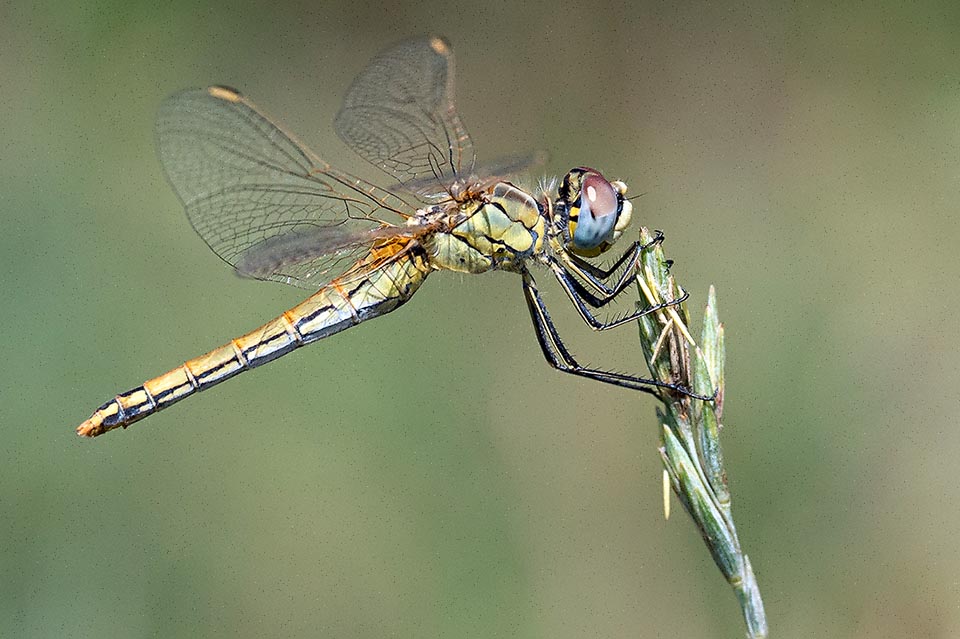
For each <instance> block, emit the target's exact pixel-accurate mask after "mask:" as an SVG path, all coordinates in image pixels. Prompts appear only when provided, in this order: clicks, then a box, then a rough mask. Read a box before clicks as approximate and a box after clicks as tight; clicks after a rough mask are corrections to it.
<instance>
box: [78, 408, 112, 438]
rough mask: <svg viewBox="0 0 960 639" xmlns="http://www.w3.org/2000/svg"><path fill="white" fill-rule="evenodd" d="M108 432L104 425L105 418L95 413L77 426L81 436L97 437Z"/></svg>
mask: <svg viewBox="0 0 960 639" xmlns="http://www.w3.org/2000/svg"><path fill="white" fill-rule="evenodd" d="M105 432H107V431H106V429H104V427H103V418H101V417H100V415H99V414H97V413H94V414H93V415H92V416H91V417H90V419H88V420H86V421H85V422H83V423H82V424H80V425H79V426H77V435H80V436H81V437H96V436H97V435H102V434H103V433H105Z"/></svg>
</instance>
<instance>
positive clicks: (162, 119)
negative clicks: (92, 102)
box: [77, 36, 711, 437]
mask: <svg viewBox="0 0 960 639" xmlns="http://www.w3.org/2000/svg"><path fill="white" fill-rule="evenodd" d="M334 126H335V129H336V131H337V133H338V135H339V136H340V137H341V138H342V139H343V140H344V141H345V142H346V143H347V145H349V146H350V147H351V148H352V149H353V150H354V151H356V152H357V153H358V154H359V155H360V156H361V157H363V158H364V159H366V160H367V161H369V162H370V163H372V164H373V165H374V166H376V167H378V168H379V169H382V170H383V171H384V172H386V174H388V175H389V176H390V177H391V178H392V180H393V181H394V183H392V184H390V185H389V186H388V187H383V186H377V185H375V184H373V183H372V182H368V181H365V180H363V179H361V178H358V177H355V176H353V175H351V174H349V173H346V172H343V171H340V170H338V169H336V168H334V167H332V166H331V165H329V164H328V163H326V162H325V161H323V160H322V159H321V158H320V157H319V156H318V155H317V154H315V153H314V152H313V151H311V150H310V149H309V148H307V146H306V145H304V144H303V143H301V142H300V141H299V140H298V139H297V138H296V137H294V135H292V134H291V133H289V132H287V131H286V130H285V129H284V128H283V127H282V126H281V125H279V124H278V123H276V122H275V121H274V120H272V119H270V118H269V117H268V116H267V115H265V114H264V112H263V111H261V110H260V109H259V108H258V107H256V106H255V105H254V104H253V102H251V101H250V100H248V99H247V98H246V97H245V96H244V95H242V94H241V93H240V92H238V91H237V90H235V89H231V88H229V87H225V86H211V87H208V88H205V89H190V90H185V91H182V92H180V93H176V94H174V95H172V96H171V97H169V98H167V99H166V100H165V101H164V102H163V103H162V105H161V107H160V110H159V114H158V118H157V138H158V145H159V154H160V159H161V163H162V165H163V167H164V169H165V172H166V175H167V178H168V180H169V182H170V184H171V185H172V187H173V189H174V191H176V193H177V195H178V196H179V199H180V200H181V202H182V203H183V206H184V208H185V209H186V212H187V216H188V217H189V220H190V223H191V224H192V226H193V228H194V229H195V230H196V232H197V233H198V234H199V235H200V237H201V238H202V239H203V240H204V241H205V242H206V243H207V245H208V246H209V247H210V248H211V249H212V250H213V251H214V253H216V254H217V255H218V256H219V257H220V258H221V259H223V260H224V261H225V262H227V263H228V264H230V265H231V266H232V267H233V268H234V269H235V271H236V272H237V273H238V274H239V275H241V276H244V277H248V278H253V279H257V280H267V281H277V282H283V283H286V284H291V285H293V286H297V287H301V288H305V289H308V290H312V291H314V292H313V293H312V295H310V296H309V297H308V298H307V299H306V300H305V301H303V302H302V303H300V304H298V305H297V306H294V307H293V308H291V309H289V310H287V311H286V312H284V313H282V314H280V315H279V316H278V317H276V318H275V319H273V320H271V321H269V322H267V323H266V324H264V325H263V326H261V327H259V328H257V329H255V330H253V331H251V332H249V333H247V334H246V335H242V336H240V337H237V338H234V339H232V340H230V341H229V342H228V343H226V344H224V345H223V346H220V347H218V348H215V349H214V350H212V351H210V352H209V353H206V354H205V355H201V356H199V357H196V358H194V359H191V360H189V361H187V362H185V363H183V364H181V365H180V366H178V367H176V368H174V369H172V370H170V371H168V372H166V373H164V374H162V375H159V376H157V377H154V378H153V379H151V380H148V381H146V382H144V383H143V384H142V385H140V386H137V387H136V388H133V389H131V390H129V391H126V392H124V393H120V394H119V395H116V396H115V397H114V398H113V399H111V400H109V401H108V402H106V403H104V404H103V405H102V406H100V407H99V408H98V409H96V411H94V413H93V415H92V416H91V417H90V418H89V419H87V420H86V421H84V422H83V423H82V424H81V425H80V426H79V427H78V428H77V433H78V434H79V435H82V436H85V437H95V436H97V435H101V434H103V433H106V432H108V431H110V430H113V429H115V428H117V427H124V428H126V427H127V426H129V425H130V424H133V423H134V422H137V421H139V420H141V419H143V418H144V417H147V416H149V415H151V414H153V413H155V412H157V411H159V410H161V409H164V408H166V407H168V406H170V405H172V404H174V403H175V402H178V401H180V400H182V399H184V398H186V397H188V396H190V395H193V394H194V393H197V392H199V391H202V390H206V389H207V388H210V387H211V386H214V385H216V384H219V383H220V382H222V381H224V380H227V379H229V378H231V377H233V376H235V375H238V374H239V373H242V372H244V371H246V370H249V369H251V368H255V367H257V366H260V365H261V364H265V363H267V362H270V361H272V360H275V359H276V358H278V357H281V356H282V355H285V354H287V353H289V352H291V351H293V350H295V349H297V348H299V347H300V346H303V345H305V344H309V343H311V342H315V341H317V340H320V339H323V338H325V337H328V336H330V335H333V334H335V333H338V332H340V331H343V330H345V329H348V328H351V327H353V326H356V325H357V324H360V323H362V322H364V321H366V320H369V319H372V318H375V317H380V316H382V315H385V314H387V313H389V312H391V311H393V310H395V309H397V308H399V307H400V306H402V305H403V304H404V303H405V302H407V301H408V300H409V299H410V298H411V296H412V295H413V294H414V293H415V292H416V291H417V290H418V289H419V288H420V286H421V284H423V282H424V280H425V279H426V278H427V276H428V275H430V274H431V273H433V272H434V271H453V272H458V273H472V274H478V273H485V272H489V271H494V270H501V271H509V272H513V273H517V274H519V275H520V277H521V281H522V285H523V293H524V298H525V300H526V304H527V307H528V309H529V312H530V316H531V318H532V320H533V325H534V328H535V333H536V336H537V340H538V342H539V344H540V347H541V349H542V350H543V354H544V356H545V357H546V360H547V362H548V363H549V364H550V365H551V366H553V367H554V368H556V369H558V370H560V371H564V372H567V373H571V374H574V375H579V376H582V377H586V378H589V379H593V380H597V381H600V382H605V383H608V384H614V385H616V386H621V387H625V388H629V389H636V390H639V391H645V392H651V393H654V394H656V393H657V391H655V390H654V389H664V390H665V391H667V392H674V393H680V394H684V395H688V396H690V397H694V398H698V399H703V400H709V399H711V398H710V397H709V396H702V395H698V394H696V393H694V392H692V391H691V390H689V389H687V388H685V387H683V386H682V385H679V384H674V383H669V382H665V381H662V380H656V379H648V378H644V377H640V376H633V375H626V374H620V373H614V372H608V371H603V370H599V369H593V368H588V367H585V366H582V365H581V364H579V363H578V362H577V360H576V359H574V357H573V355H572V354H571V353H570V351H569V350H568V349H567V347H566V346H565V345H564V343H563V342H562V341H561V338H560V335H559V333H558V331H557V329H556V326H555V325H554V322H553V321H552V320H551V318H550V314H549V313H548V311H547V307H546V304H545V303H544V300H543V297H542V296H541V293H540V291H539V289H538V288H537V284H536V281H535V279H534V277H533V275H532V273H531V270H530V269H531V267H532V266H542V267H546V269H547V270H548V271H549V272H550V273H552V275H553V276H555V278H556V279H557V281H558V282H559V283H560V286H561V288H562V289H563V291H564V292H565V293H566V295H567V296H568V297H569V298H570V300H571V301H572V302H573V304H574V308H575V309H576V310H577V312H578V314H579V315H580V317H581V318H582V319H583V320H584V321H585V322H586V323H587V324H588V325H589V326H590V328H592V329H594V330H598V331H604V330H608V329H612V328H615V327H617V326H622V325H624V324H626V323H628V322H631V321H633V320H636V319H637V318H638V317H641V316H644V315H647V314H649V313H653V312H656V311H658V310H660V309H663V308H665V307H667V306H670V305H675V304H679V303H680V302H682V301H683V300H684V299H685V295H683V296H681V297H679V298H677V299H674V300H670V301H666V302H663V303H660V304H657V305H653V306H649V307H646V308H642V309H640V310H637V311H636V312H632V313H629V314H627V315H626V316H624V317H620V318H619V319H615V320H613V321H605V320H603V319H600V317H598V315H599V314H600V310H599V309H603V308H604V307H605V306H606V305H607V304H609V303H610V302H612V301H613V300H615V299H617V298H618V297H619V296H620V295H621V294H622V293H624V291H626V290H627V289H628V288H629V285H630V284H631V283H632V282H633V281H634V280H635V278H636V272H637V268H636V267H637V264H638V261H639V259H640V257H641V254H642V252H643V251H644V250H646V249H648V248H650V247H651V245H653V244H655V243H657V242H659V241H661V240H662V235H659V234H658V236H657V237H656V238H655V239H654V240H653V241H652V242H648V243H646V244H641V243H640V242H639V241H634V242H633V243H632V244H630V246H629V247H628V248H626V250H625V251H623V253H622V254H621V255H620V257H619V258H618V259H617V260H616V261H615V262H614V263H613V264H612V266H610V267H608V268H603V267H601V266H599V265H597V264H596V263H595V260H594V259H593V258H596V257H598V256H600V255H602V254H605V253H606V252H607V251H608V250H609V249H610V248H611V247H612V246H613V245H614V244H615V243H616V241H617V240H618V239H619V238H620V237H621V236H622V235H623V233H624V231H625V230H626V229H627V227H628V225H629V224H630V218H631V213H632V206H631V203H630V201H629V200H628V199H627V198H626V192H627V187H626V185H625V184H624V183H623V182H620V181H610V180H607V179H606V178H605V177H604V176H603V175H602V174H601V173H600V172H599V171H597V170H595V169H592V168H589V167H577V168H574V169H572V170H571V171H569V172H568V173H567V174H566V175H565V176H564V177H563V179H562V180H560V181H559V182H557V181H554V182H553V183H550V184H544V185H542V187H541V188H540V189H539V191H538V192H534V193H530V192H528V191H526V190H524V189H522V188H520V187H518V186H516V185H515V184H514V183H512V182H511V181H509V179H508V177H505V176H504V174H505V173H508V172H509V169H510V168H511V165H513V166H514V167H515V166H516V165H517V164H518V163H515V162H502V163H500V165H499V166H497V165H494V166H493V167H487V168H485V169H483V168H478V167H477V163H476V153H475V151H474V148H473V142H472V141H471V139H470V136H469V135H468V133H467V131H466V129H465V128H464V126H463V123H462V122H461V119H460V117H459V115H458V113H457V110H456V107H455V104H454V58H453V52H452V49H451V47H450V44H449V43H448V42H447V40H445V39H444V38H441V37H436V36H430V37H421V38H416V39H411V40H406V41H403V42H400V43H398V44H396V45H394V46H393V47H391V48H389V49H387V50H385V51H383V52H382V53H380V54H379V55H378V56H376V57H375V58H374V59H373V60H372V61H371V62H370V63H369V64H368V66H367V67H366V68H365V69H364V70H363V71H362V72H361V74H360V75H359V76H358V77H357V78H356V79H355V80H354V82H353V84H352V85H351V87H350V88H349V90H348V91H347V93H346V95H345V97H344V100H343V104H342V107H341V109H340V111H339V112H338V114H337V115H336V118H335V120H334ZM519 164H522V162H521V163H519Z"/></svg>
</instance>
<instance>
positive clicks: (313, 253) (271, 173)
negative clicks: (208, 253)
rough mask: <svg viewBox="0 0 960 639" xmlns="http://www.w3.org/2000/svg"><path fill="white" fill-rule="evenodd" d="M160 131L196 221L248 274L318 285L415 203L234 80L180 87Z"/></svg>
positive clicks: (163, 154) (163, 151) (163, 112)
mask: <svg viewBox="0 0 960 639" xmlns="http://www.w3.org/2000/svg"><path fill="white" fill-rule="evenodd" d="M157 137H158V145H159V149H160V160H161V162H162V163H163V167H164V169H165V171H166V174H167V178H168V179H169V181H170V183H171V185H172V186H173V189H174V190H175V191H176V193H177V195H178V196H179V197H180V200H181V201H182V202H183V206H184V208H185V209H186V211H187V216H188V217H189V219H190V223H191V224H192V225H193V228H194V229H195V230H196V231H197V233H198V234H199V235H200V237H202V238H203V240H204V241H205V242H206V243H207V244H208V245H209V246H210V248H211V249H213V251H214V252H215V253H216V254H217V255H219V256H220V257H221V258H222V259H224V260H225V261H226V262H228V263H230V264H231V265H233V266H234V267H236V268H237V269H238V272H240V273H241V274H243V275H247V276H250V277H256V278H258V279H266V280H273V281H280V282H286V283H289V284H294V285H297V286H301V287H304V288H311V289H312V288H318V287H320V286H322V285H323V284H325V283H326V282H327V281H329V280H330V279H331V278H332V277H335V276H336V275H337V274H338V273H339V271H342V270H344V269H346V268H349V267H350V265H351V264H352V263H353V262H354V261H355V260H356V259H357V258H358V256H361V255H362V254H363V253H364V250H365V248H368V247H369V244H370V243H372V242H373V241H374V240H376V239H377V238H378V237H382V236H383V235H384V234H385V233H390V232H393V231H384V229H394V228H396V227H393V226H392V224H393V223H394V222H395V221H402V220H403V219H404V218H406V217H407V215H406V214H405V213H404V212H403V210H404V209H405V210H410V208H409V205H406V204H405V203H404V202H403V201H402V200H400V199H399V198H397V197H396V196H394V195H392V194H390V193H389V192H387V191H385V190H382V189H379V188H378V187H375V186H373V185H371V184H368V183H366V182H363V181H362V180H359V179H357V178H354V177H352V176H350V175H347V174H346V173H342V172H339V171H337V170H335V169H333V168H332V167H330V166H329V165H327V164H326V163H325V162H323V161H322V160H321V159H320V158H319V157H318V156H317V155H316V154H314V153H313V152H312V151H310V150H309V149H307V148H306V146H304V145H303V144H301V143H300V142H299V141H297V140H296V139H295V138H294V137H293V136H292V135H290V134H288V133H286V132H285V131H284V130H283V129H281V128H280V126H279V125H277V124H275V123H274V122H272V121H271V120H270V119H269V118H268V117H267V116H266V115H264V114H263V113H262V112H260V111H259V110H258V109H257V108H256V107H255V106H254V105H253V104H252V103H251V102H250V101H249V100H247V99H246V98H244V97H243V96H242V95H240V94H239V93H237V92H236V91H234V90H232V89H228V88H225V87H210V88H208V89H193V90H187V91H183V92H180V93H177V94H174V95H173V96H171V97H170V98H168V99H167V100H166V101H164V103H163V104H162V105H161V107H160V112H159V115H158V119H157ZM385 217H388V218H393V219H392V221H388V220H386V219H383V218H385ZM398 230H400V229H398ZM311 238H312V239H313V240H315V241H316V242H317V244H316V245H315V246H310V245H309V240H310V239H311ZM264 252H266V253H268V257H269V259H272V260H273V261H274V265H273V268H268V265H267V263H266V258H264V257H263V253H264ZM257 255H260V257H259V258H258V257H256V256H257ZM258 260H259V261H258ZM251 264H253V265H254V266H255V268H254V267H253V266H251Z"/></svg>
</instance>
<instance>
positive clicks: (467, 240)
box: [422, 182, 546, 273]
mask: <svg viewBox="0 0 960 639" xmlns="http://www.w3.org/2000/svg"><path fill="white" fill-rule="evenodd" d="M457 217H458V218H460V219H462V221H460V222H458V223H456V225H455V226H453V227H452V228H450V229H449V231H446V232H437V233H434V234H432V235H430V236H429V237H426V238H424V239H423V240H422V243H423V246H424V248H426V250H427V253H428V254H429V255H430V263H431V265H432V266H433V267H434V268H436V269H445V270H451V271H459V272H462V273H483V272H486V271H489V270H493V269H501V270H507V271H509V270H514V269H515V268H516V265H517V264H518V263H519V262H521V261H523V260H525V259H527V258H529V257H531V256H532V255H536V254H538V253H540V252H541V251H542V250H543V239H544V229H545V226H546V221H545V220H544V217H543V214H542V213H541V212H540V207H539V206H537V202H536V200H534V199H533V197H532V196H531V195H530V194H529V193H526V192H525V191H521V190H520V189H518V188H517V187H515V186H514V185H512V184H510V183H509V182H498V183H496V184H495V185H494V186H493V187H492V188H490V189H488V190H486V191H485V192H484V193H483V194H482V195H481V196H480V197H476V198H470V199H467V200H465V201H464V202H462V203H461V204H460V205H459V212H458V215H457Z"/></svg>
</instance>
